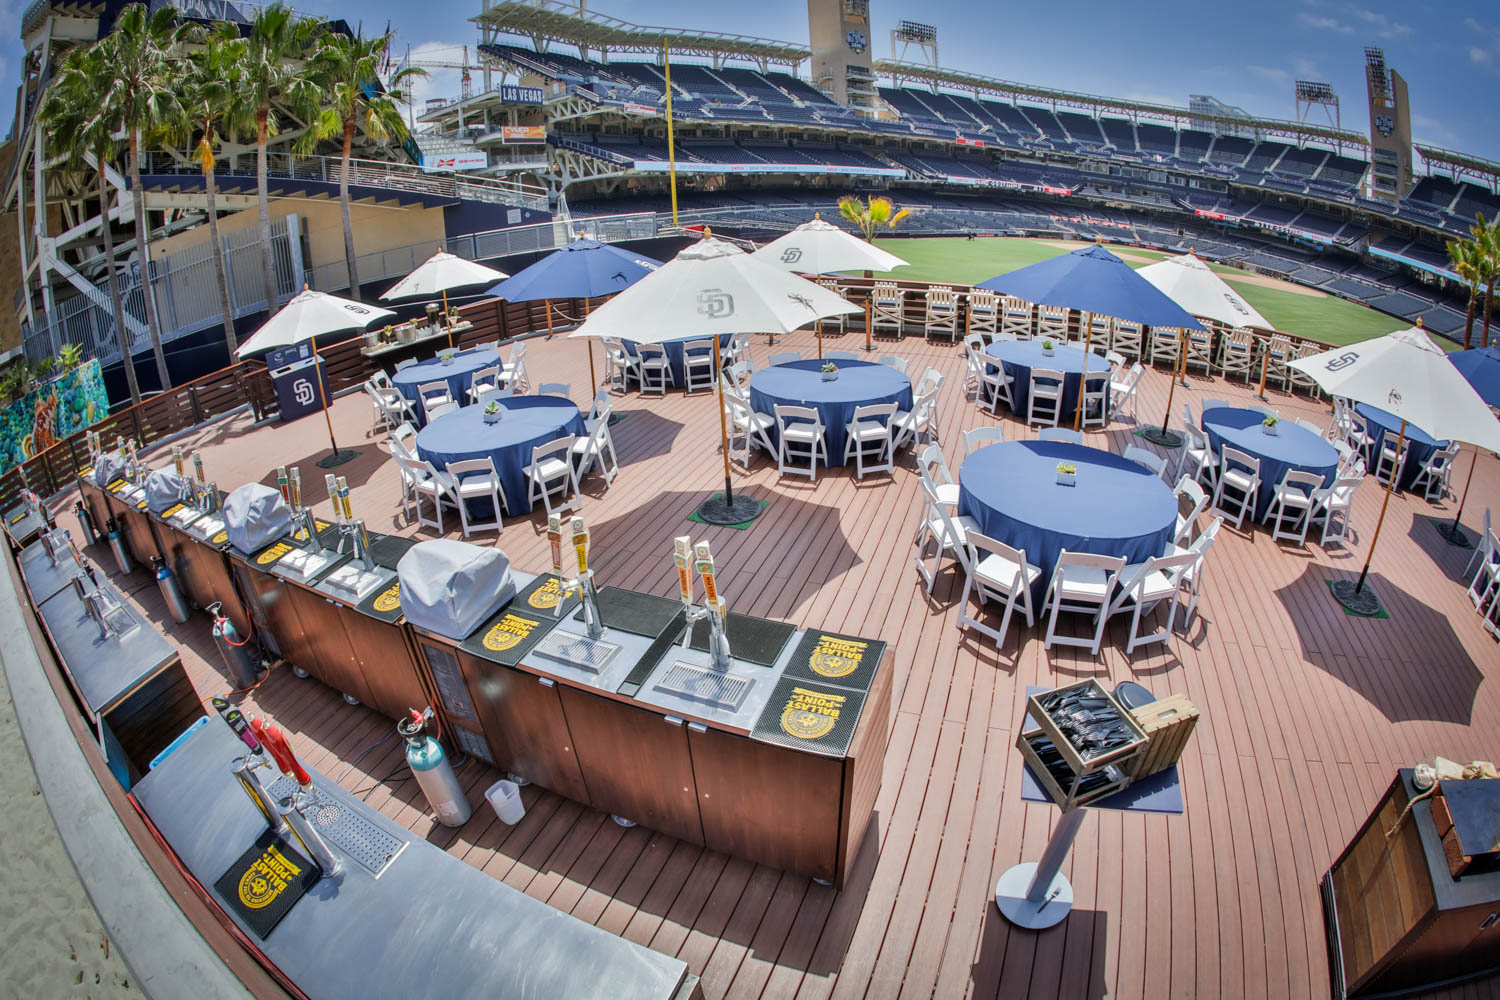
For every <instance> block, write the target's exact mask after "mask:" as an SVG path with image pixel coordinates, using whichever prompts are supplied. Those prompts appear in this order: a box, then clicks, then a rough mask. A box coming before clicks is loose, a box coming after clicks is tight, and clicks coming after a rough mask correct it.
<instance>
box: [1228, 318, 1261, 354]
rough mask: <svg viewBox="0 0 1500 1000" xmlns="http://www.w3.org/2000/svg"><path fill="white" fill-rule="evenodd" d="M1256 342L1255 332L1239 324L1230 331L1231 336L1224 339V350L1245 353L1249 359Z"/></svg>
mask: <svg viewBox="0 0 1500 1000" xmlns="http://www.w3.org/2000/svg"><path fill="white" fill-rule="evenodd" d="M1254 344H1255V334H1254V333H1252V332H1251V331H1250V330H1248V329H1246V328H1245V327H1243V326H1237V327H1235V328H1234V329H1233V330H1231V331H1230V332H1229V338H1228V339H1227V340H1225V341H1224V350H1225V352H1226V353H1228V354H1236V355H1243V356H1244V357H1245V358H1247V359H1248V358H1249V357H1250V351H1251V348H1252V347H1253V346H1254Z"/></svg>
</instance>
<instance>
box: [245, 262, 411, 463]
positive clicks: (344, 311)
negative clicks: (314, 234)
mask: <svg viewBox="0 0 1500 1000" xmlns="http://www.w3.org/2000/svg"><path fill="white" fill-rule="evenodd" d="M395 315H396V314H395V313H393V312H391V311H390V310H389V309H381V308H380V307H379V306H367V305H365V304H364V303H362V302H355V301H353V300H352V299H344V298H340V297H339V296H337V295H329V294H328V293H327V292H314V291H312V290H310V289H307V288H304V289H303V290H302V291H301V292H299V293H297V295H295V296H293V298H292V299H291V301H289V302H288V303H287V304H286V305H284V306H282V307H281V310H280V311H279V312H277V313H276V315H274V316H272V317H271V318H270V319H269V320H267V321H266V322H265V325H264V326H262V327H261V328H260V329H259V330H256V331H255V332H254V333H252V334H251V335H250V336H249V337H247V338H246V339H245V342H244V343H243V344H241V345H240V346H239V350H237V351H235V352H234V353H235V356H236V357H241V358H246V357H249V356H250V355H252V354H261V353H263V352H265V351H269V350H272V349H274V348H277V347H292V346H294V345H296V344H300V343H302V342H304V341H309V340H310V341H312V353H313V359H314V360H316V359H317V357H318V338H319V337H323V336H328V335H329V334H334V333H346V332H348V331H350V330H365V329H368V328H369V327H370V325H371V324H372V323H378V322H380V321H382V320H386V319H390V318H392V317H393V316H395ZM313 381H314V382H316V383H317V384H318V402H319V404H320V405H321V406H322V407H323V420H324V421H325V422H326V423H327V424H328V443H329V444H331V445H332V446H333V454H331V455H329V456H328V457H327V458H323V459H319V461H318V464H319V465H320V466H322V467H323V468H325V469H328V468H332V467H333V466H335V465H342V464H343V463H344V462H347V461H348V460H349V459H351V458H354V457H355V456H356V455H358V454H359V452H357V451H339V443H338V442H337V441H335V440H334V437H333V418H331V417H330V416H329V415H328V399H327V397H326V396H325V395H324V393H323V378H322V376H321V374H319V375H318V377H316V378H314V379H313Z"/></svg>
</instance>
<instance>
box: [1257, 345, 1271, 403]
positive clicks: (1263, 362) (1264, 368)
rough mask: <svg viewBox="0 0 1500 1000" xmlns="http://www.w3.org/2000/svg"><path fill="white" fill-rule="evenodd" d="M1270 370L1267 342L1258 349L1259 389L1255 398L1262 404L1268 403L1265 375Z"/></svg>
mask: <svg viewBox="0 0 1500 1000" xmlns="http://www.w3.org/2000/svg"><path fill="white" fill-rule="evenodd" d="M1270 368H1271V342H1270V341H1269V340H1267V341H1266V342H1265V343H1264V344H1262V345H1261V347H1260V388H1259V389H1258V390H1256V393H1255V398H1256V399H1258V400H1260V401H1261V402H1262V403H1269V402H1270V400H1269V399H1267V398H1266V373H1267V372H1268V371H1270Z"/></svg>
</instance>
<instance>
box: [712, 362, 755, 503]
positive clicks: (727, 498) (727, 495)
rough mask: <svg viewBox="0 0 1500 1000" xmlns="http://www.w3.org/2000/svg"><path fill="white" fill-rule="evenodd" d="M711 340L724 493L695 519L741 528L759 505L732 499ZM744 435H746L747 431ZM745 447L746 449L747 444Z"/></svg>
mask: <svg viewBox="0 0 1500 1000" xmlns="http://www.w3.org/2000/svg"><path fill="white" fill-rule="evenodd" d="M713 338H714V377H715V380H716V381H717V382H718V383H719V447H720V448H721V449H722V451H723V453H724V493H723V495H722V496H710V497H709V498H708V499H707V500H705V501H703V502H702V503H701V504H699V505H698V517H699V518H700V519H701V520H702V521H703V522H704V523H705V524H744V523H745V522H746V521H753V520H754V519H755V518H756V517H758V516H759V515H760V511H761V507H760V501H758V500H755V499H754V498H752V497H747V496H743V495H741V496H740V498H739V499H738V500H736V499H735V496H734V483H733V481H732V480H731V479H730V476H729V421H728V419H727V418H726V417H725V415H724V372H723V364H724V362H723V360H722V358H721V357H720V355H719V335H718V334H717V333H715V334H714V335H713ZM746 433H749V432H748V431H747V432H746ZM746 447H749V445H748V443H747V444H746Z"/></svg>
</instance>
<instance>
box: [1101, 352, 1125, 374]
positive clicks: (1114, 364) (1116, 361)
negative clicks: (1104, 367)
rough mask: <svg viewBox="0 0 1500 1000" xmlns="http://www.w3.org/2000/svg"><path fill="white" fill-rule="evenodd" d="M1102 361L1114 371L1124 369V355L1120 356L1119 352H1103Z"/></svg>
mask: <svg viewBox="0 0 1500 1000" xmlns="http://www.w3.org/2000/svg"><path fill="white" fill-rule="evenodd" d="M1104 360H1105V361H1108V362H1109V366H1110V367H1111V368H1113V369H1115V370H1116V371H1119V370H1120V369H1122V368H1124V367H1125V355H1123V354H1121V353H1120V352H1119V351H1105V352H1104Z"/></svg>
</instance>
